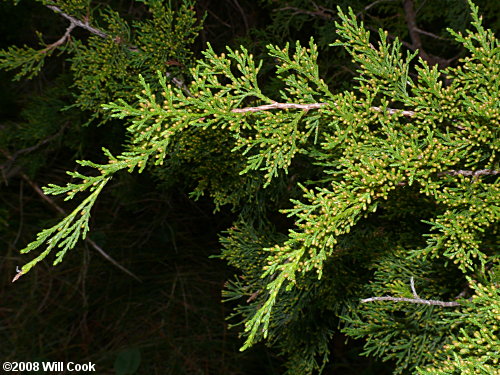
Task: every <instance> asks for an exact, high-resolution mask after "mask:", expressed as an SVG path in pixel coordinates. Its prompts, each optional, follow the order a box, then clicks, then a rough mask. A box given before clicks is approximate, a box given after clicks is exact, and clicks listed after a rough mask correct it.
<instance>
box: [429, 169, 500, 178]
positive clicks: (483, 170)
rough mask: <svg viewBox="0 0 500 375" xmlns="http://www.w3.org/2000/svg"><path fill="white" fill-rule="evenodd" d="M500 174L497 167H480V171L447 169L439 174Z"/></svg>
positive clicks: (473, 175)
mask: <svg viewBox="0 0 500 375" xmlns="http://www.w3.org/2000/svg"><path fill="white" fill-rule="evenodd" d="M497 174H500V170H495V169H480V170H478V171H464V170H458V171H454V170H451V171H446V172H439V173H438V176H444V175H450V176H458V175H462V176H472V177H477V176H486V175H497Z"/></svg>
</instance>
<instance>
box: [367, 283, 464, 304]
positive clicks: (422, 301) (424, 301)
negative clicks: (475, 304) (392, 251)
mask: <svg viewBox="0 0 500 375" xmlns="http://www.w3.org/2000/svg"><path fill="white" fill-rule="evenodd" d="M410 287H411V292H412V293H413V297H415V298H404V297H401V298H398V297H389V296H385V297H371V298H365V299H362V300H361V302H362V303H366V302H375V301H393V302H409V303H419V304H423V305H433V306H442V307H455V306H461V304H460V303H459V302H444V301H437V300H433V299H423V298H420V297H419V296H418V294H417V291H416V290H415V284H414V280H413V277H412V278H411V279H410Z"/></svg>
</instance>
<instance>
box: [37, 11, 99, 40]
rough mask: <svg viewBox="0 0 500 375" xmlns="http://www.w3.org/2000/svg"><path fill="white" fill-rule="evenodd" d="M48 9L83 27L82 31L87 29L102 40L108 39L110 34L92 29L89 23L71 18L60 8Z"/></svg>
mask: <svg viewBox="0 0 500 375" xmlns="http://www.w3.org/2000/svg"><path fill="white" fill-rule="evenodd" d="M46 7H47V8H49V9H51V10H53V11H54V12H56V13H59V14H60V15H61V16H63V17H64V18H66V19H67V20H68V21H69V22H71V24H73V25H75V26H78V27H81V28H82V29H85V30H87V31H90V32H91V33H92V34H95V35H98V36H100V37H101V38H104V39H106V38H107V37H108V34H106V33H105V32H104V31H101V30H99V29H96V28H95V27H92V26H90V25H89V23H88V21H86V22H82V21H80V20H79V19H77V18H75V17H72V16H70V15H69V14H66V13H64V12H63V11H62V10H61V9H60V8H58V7H56V6H55V5H46Z"/></svg>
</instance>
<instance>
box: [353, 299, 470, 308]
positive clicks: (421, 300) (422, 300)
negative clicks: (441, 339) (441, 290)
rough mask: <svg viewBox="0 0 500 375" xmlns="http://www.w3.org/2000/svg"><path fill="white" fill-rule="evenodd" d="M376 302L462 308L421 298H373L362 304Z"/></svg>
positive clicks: (453, 304) (457, 304) (454, 304)
mask: <svg viewBox="0 0 500 375" xmlns="http://www.w3.org/2000/svg"><path fill="white" fill-rule="evenodd" d="M375 301H393V302H409V303H420V304H423V305H433V306H442V307H455V306H461V304H460V303H458V302H443V301H436V300H433V299H421V298H397V297H371V298H365V299H362V300H361V302H362V303H366V302H375Z"/></svg>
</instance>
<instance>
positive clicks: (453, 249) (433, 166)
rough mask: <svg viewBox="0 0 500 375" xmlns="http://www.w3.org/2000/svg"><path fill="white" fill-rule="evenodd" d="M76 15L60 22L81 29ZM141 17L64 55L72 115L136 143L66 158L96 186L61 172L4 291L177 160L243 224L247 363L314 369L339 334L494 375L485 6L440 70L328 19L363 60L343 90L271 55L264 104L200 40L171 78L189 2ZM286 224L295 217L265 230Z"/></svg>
mask: <svg viewBox="0 0 500 375" xmlns="http://www.w3.org/2000/svg"><path fill="white" fill-rule="evenodd" d="M47 4H49V3H47ZM78 4H80V2H75V4H73V3H71V4H69V2H68V4H67V5H65V6H64V7H63V6H60V8H59V10H60V11H62V12H64V13H65V14H67V15H69V14H73V15H75V16H74V18H75V19H77V18H78V17H77V16H81V17H84V16H85V15H84V14H83V13H81V12H80V13H78V12H79V8H78ZM146 4H148V5H149V6H150V9H151V13H152V14H153V21H147V22H144V23H142V24H138V23H136V24H134V27H136V28H138V29H139V30H140V31H138V32H137V33H136V35H137V36H136V38H135V39H130V38H129V35H128V30H129V29H128V28H129V26H128V25H126V24H125V23H124V21H122V20H118V16H116V15H115V14H114V13H112V12H111V11H109V12H106V14H105V17H104V18H103V19H105V20H107V21H106V22H108V23H109V25H112V27H110V28H108V29H109V30H110V31H109V33H112V35H113V38H111V37H109V38H108V37H103V36H99V35H93V36H92V37H91V38H90V39H89V41H88V43H89V44H88V45H87V46H83V45H81V44H80V42H78V43H75V45H74V46H72V47H65V48H72V49H73V53H74V54H73V57H71V59H70V60H71V62H72V64H73V65H72V66H73V69H74V71H75V79H76V81H75V82H76V83H75V84H76V86H77V87H78V88H80V91H79V94H78V97H77V99H76V103H77V105H78V106H80V107H81V108H83V109H87V108H91V107H92V106H93V105H95V104H94V101H97V102H99V103H102V104H103V105H102V113H103V116H104V117H105V118H108V119H111V118H114V119H117V120H122V121H123V122H124V123H126V124H127V132H128V135H129V141H128V142H127V143H126V144H124V146H123V147H124V150H123V152H122V153H121V154H119V155H113V154H112V153H111V152H110V151H108V150H106V149H104V154H105V156H106V158H107V159H108V162H107V163H103V164H97V163H93V162H91V161H79V162H78V163H79V164H80V165H82V166H85V167H90V168H93V169H95V173H89V174H88V175H84V174H81V173H79V172H69V173H68V174H69V175H70V176H71V177H72V181H71V182H70V183H68V184H67V185H65V186H57V185H49V186H48V187H46V188H45V189H44V192H45V193H46V194H67V198H66V199H73V198H74V197H84V198H83V200H82V202H81V203H80V204H79V205H78V206H77V207H76V208H75V209H74V211H73V212H72V213H71V214H69V215H68V216H67V217H66V218H65V219H64V220H62V221H61V222H59V223H58V224H56V225H55V226H53V227H52V228H49V229H44V230H43V231H41V232H40V233H39V234H38V237H37V239H36V240H35V241H33V242H32V243H30V244H29V245H28V246H27V247H26V248H25V249H24V250H23V252H24V253H27V252H33V251H38V252H39V255H37V256H36V257H35V258H34V259H33V260H32V261H30V262H28V263H27V264H26V265H25V266H24V267H23V268H22V270H21V273H19V274H18V275H17V276H16V278H18V277H20V276H22V275H25V274H27V273H28V272H29V271H30V269H31V268H32V267H33V266H35V265H36V264H37V263H38V262H39V261H40V260H42V259H44V258H45V257H47V256H50V255H49V254H51V252H52V251H53V250H57V253H56V254H55V263H58V262H60V261H61V260H62V258H63V257H64V256H65V255H66V253H67V251H68V250H70V249H71V248H73V247H74V246H75V243H76V242H77V241H78V240H79V239H81V238H84V237H85V236H86V234H87V232H88V230H89V224H88V223H89V218H90V212H91V209H92V206H93V205H94V203H95V201H96V200H97V199H98V196H99V195H100V194H105V191H106V188H105V186H106V184H107V183H108V181H109V180H110V179H111V178H113V176H114V175H115V174H116V173H117V172H118V171H121V170H125V171H128V172H130V173H131V172H138V173H141V172H143V171H145V170H148V171H153V172H155V173H161V171H162V169H165V168H167V167H169V168H173V167H178V168H182V163H183V162H185V161H186V160H188V159H189V161H190V165H191V166H192V169H191V170H190V171H188V172H186V173H187V174H190V175H191V178H192V179H193V180H195V181H196V183H197V185H196V188H195V189H194V191H193V196H195V197H196V196H200V195H202V194H207V195H209V196H210V197H212V198H213V200H214V202H215V203H216V206H217V207H221V206H223V205H227V204H230V205H232V209H233V210H234V211H235V212H236V213H238V216H239V217H238V220H237V221H236V222H235V223H234V225H233V226H232V227H231V228H229V229H228V230H227V231H226V232H225V233H223V234H222V235H221V246H222V252H221V258H223V259H225V260H226V261H227V263H228V264H229V265H230V266H233V267H235V268H236V269H237V270H238V275H237V276H235V278H233V279H232V280H230V281H228V283H227V284H226V289H225V290H224V292H223V296H224V299H225V300H226V301H233V302H232V303H234V310H233V313H232V314H231V316H230V319H231V322H232V323H233V324H234V325H235V326H238V325H240V324H242V325H243V327H244V328H243V329H242V337H243V338H244V343H243V345H242V349H247V348H249V347H250V346H252V345H253V344H255V343H256V342H258V341H261V340H266V341H267V343H268V344H269V345H272V346H274V347H276V348H278V349H279V350H280V351H281V352H282V353H283V355H284V356H286V358H288V362H287V365H288V373H289V374H310V373H314V372H315V371H318V370H321V369H322V368H324V366H325V364H326V363H327V362H328V360H329V358H331V354H330V348H331V339H332V336H333V333H334V332H335V331H338V330H340V331H342V332H343V333H344V334H346V335H347V336H348V337H352V338H362V339H364V340H365V346H364V353H363V354H364V355H370V356H374V357H378V358H381V359H382V360H384V361H391V363H393V364H394V373H395V374H400V373H418V374H429V375H430V374H462V373H463V374H469V373H470V374H493V373H496V371H498V370H497V368H498V366H499V363H498V362H499V360H500V355H499V352H498V348H499V347H500V340H499V338H498V335H499V333H500V332H499V328H498V321H499V319H500V299H499V297H500V296H499V293H498V287H499V279H498V271H499V266H500V265H499V257H498V254H499V252H498V235H499V226H498V222H499V219H500V207H499V205H498V202H500V185H499V175H500V159H499V156H498V153H499V152H500V143H499V129H500V127H499V125H500V104H499V101H498V98H499V97H500V74H499V73H500V44H499V41H498V39H496V37H495V35H494V33H493V32H492V31H491V30H488V29H485V28H484V27H483V26H482V21H481V17H480V15H479V9H478V8H477V7H476V6H475V5H474V4H473V3H472V2H470V3H469V5H470V9H471V14H472V20H473V21H472V23H471V25H470V30H468V31H466V32H465V33H458V32H454V31H452V30H450V33H451V35H452V36H453V37H454V38H455V40H456V41H457V42H459V43H461V44H463V46H464V47H465V49H466V50H467V55H466V56H464V57H463V58H462V59H461V60H460V62H459V63H458V64H457V65H456V66H453V67H448V68H445V69H439V68H438V66H437V65H430V64H429V63H428V62H427V61H425V60H423V59H422V58H421V57H417V52H404V51H403V48H402V43H401V42H400V41H399V40H398V39H397V38H396V39H395V40H389V38H388V35H387V33H385V32H384V31H380V32H379V33H378V35H375V36H374V35H372V34H373V33H370V31H367V30H366V29H365V27H364V25H363V23H362V22H359V21H358V20H357V18H356V15H355V14H354V12H353V11H352V10H347V11H346V10H345V9H344V10H343V9H341V8H338V9H337V12H338V17H339V22H336V23H335V26H336V28H337V33H338V35H339V39H338V40H337V41H336V42H335V43H333V44H332V45H331V48H335V49H344V50H345V51H347V52H348V53H349V55H350V56H351V58H352V60H353V62H354V63H355V65H356V66H357V72H356V73H357V76H356V81H355V84H354V85H353V87H352V88H351V89H350V90H345V91H335V90H333V89H331V88H330V87H329V86H328V85H327V84H326V83H325V81H324V79H323V78H322V75H321V72H320V69H319V67H318V63H317V59H318V48H317V46H316V44H315V42H314V40H313V39H311V40H310V41H309V43H307V44H305V45H303V44H301V43H299V42H297V43H296V44H295V45H293V46H292V45H288V44H287V45H285V46H279V45H269V46H268V47H267V50H268V55H269V59H270V60H272V61H273V62H274V63H275V65H276V69H275V78H276V79H277V80H278V82H279V83H278V86H279V88H280V89H279V90H275V91H273V92H271V93H269V92H268V91H269V90H266V89H265V82H263V81H262V80H261V78H260V76H259V71H260V70H261V68H262V64H263V63H262V62H261V61H256V59H255V58H254V56H253V55H252V54H251V53H249V51H248V50H247V49H245V48H244V47H241V48H239V49H231V48H227V51H225V52H216V51H215V50H214V49H213V48H212V47H211V46H210V45H209V46H208V48H207V49H206V50H205V51H204V52H203V58H201V59H199V60H197V61H196V62H195V63H192V64H191V66H192V67H191V69H190V70H189V74H186V76H189V80H187V81H186V84H184V83H183V82H181V81H180V80H179V79H174V78H173V76H172V75H171V74H170V73H168V72H169V70H168V69H167V68H165V64H164V63H163V65H162V64H161V63H160V62H161V61H165V56H164V54H163V52H162V48H164V49H165V51H166V49H167V48H174V50H173V51H174V52H173V53H174V55H175V56H177V58H179V56H182V58H183V59H184V58H185V59H186V61H189V57H190V53H189V50H188V49H186V48H187V47H186V44H182V43H181V44H179V45H177V44H176V43H177V41H179V40H184V41H185V40H186V39H188V40H189V38H191V36H192V35H194V34H189V35H188V36H186V37H185V38H182V37H179V35H178V33H179V32H180V31H179V30H193V24H187V25H185V23H187V22H189V21H187V20H188V19H189V17H188V16H186V15H185V13H186V14H187V13H189V12H190V10H189V9H190V8H189V3H188V2H186V5H185V7H183V8H181V9H180V11H179V12H180V13H179V14H178V15H177V17H179V19H180V20H182V21H178V29H175V30H170V29H169V30H165V29H164V28H162V25H164V24H165V23H164V22H163V21H160V20H165V19H169V22H168V24H169V25H170V24H172V17H175V16H174V15H172V14H171V13H170V11H169V10H168V9H167V8H164V6H163V5H160V4H161V2H156V1H149V2H146ZM72 17H73V16H72ZM169 17H170V18H169ZM193 19H194V17H193ZM70 22H71V25H74V21H71V19H70ZM194 29H196V28H194ZM154 33H156V34H158V33H164V34H165V35H164V36H161V35H157V39H154V40H153V39H151V34H154ZM193 33H194V32H193ZM134 35H135V34H134ZM162 35H163V34H162ZM169 38H170V39H169ZM167 42H168V43H167ZM164 43H166V44H164ZM179 43H180V42H179ZM61 44H62V43H61ZM51 48H52V47H51V46H47V47H46V49H47V51H50V50H51ZM141 51H142V52H141ZM166 53H167V52H165V54H166ZM110 55H112V56H117V57H116V59H117V60H115V61H114V63H113V64H115V65H112V62H113V58H110ZM1 58H2V59H1V62H0V64H1V65H0V66H2V67H3V68H21V70H20V74H22V75H29V74H33V73H36V72H37V71H38V70H39V68H40V66H41V60H40V58H39V54H37V53H35V52H33V50H31V49H29V48H24V49H22V48H17V47H12V48H10V49H8V50H6V51H3V52H2V54H1ZM120 59H123V60H120ZM110 60H111V62H110ZM125 60H126V61H128V62H127V64H125V65H123V64H122V62H123V61H125ZM98 64H102V66H101V67H100V68H99V69H101V70H102V75H100V76H99V75H95V74H93V73H95V71H96V69H97V68H96V65H98ZM186 65H188V63H186ZM153 69H155V70H158V71H157V73H156V76H154V75H153V74H152V73H151V72H152V70H153ZM139 74H140V76H137V77H136V75H139ZM104 76H106V77H111V78H107V79H106V80H103V79H102V77H104ZM188 81H189V83H188ZM117 82H119V84H118V83H117ZM279 212H280V213H281V214H283V216H284V215H286V217H287V218H288V219H286V218H284V217H283V216H280V219H279V220H273V219H272V218H273V217H276V215H277V214H278V216H279ZM277 221H279V223H277ZM283 222H286V223H288V224H287V225H289V228H286V229H283V228H282V226H283V224H282V223H283ZM280 223H281V224H280ZM287 230H288V231H287ZM23 277H29V276H23Z"/></svg>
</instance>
